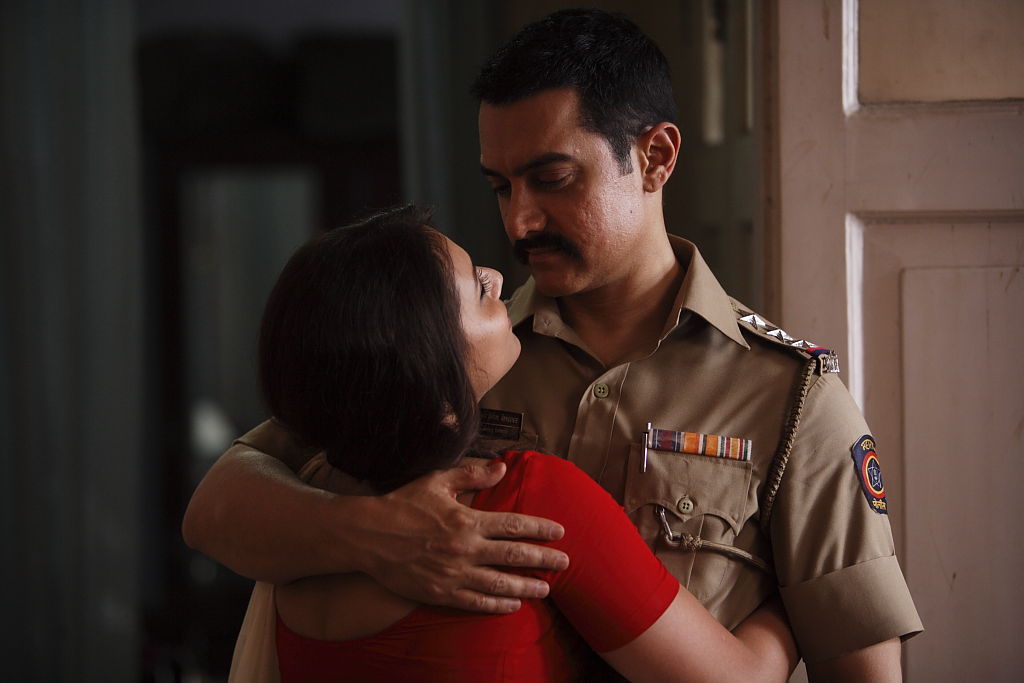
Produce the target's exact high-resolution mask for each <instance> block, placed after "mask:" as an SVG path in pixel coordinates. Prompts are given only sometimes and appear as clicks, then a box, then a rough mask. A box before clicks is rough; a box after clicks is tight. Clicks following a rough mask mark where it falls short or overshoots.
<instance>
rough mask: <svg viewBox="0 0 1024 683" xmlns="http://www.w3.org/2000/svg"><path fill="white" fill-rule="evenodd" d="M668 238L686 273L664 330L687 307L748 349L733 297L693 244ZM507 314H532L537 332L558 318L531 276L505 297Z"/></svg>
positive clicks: (516, 318) (522, 317) (515, 320)
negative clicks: (507, 298) (542, 322)
mask: <svg viewBox="0 0 1024 683" xmlns="http://www.w3.org/2000/svg"><path fill="white" fill-rule="evenodd" d="M668 238H669V242H670V243H671V244H672V251H674V252H675V255H676V259H678V261H679V263H680V264H681V265H682V266H683V267H684V268H685V269H686V275H685V276H684V277H683V284H682V286H681V287H680V288H679V294H678V295H677V297H676V301H675V303H674V304H673V306H672V311H671V312H670V313H669V319H668V320H667V321H666V322H665V334H666V335H667V334H668V333H669V332H670V331H672V330H673V329H674V328H675V327H676V325H678V324H679V320H680V316H681V315H682V312H683V310H687V311H690V312H692V313H695V314H696V315H698V316H700V317H701V318H703V319H704V320H706V321H707V322H708V324H710V325H711V326H712V327H714V328H715V329H717V330H718V331H719V332H721V333H722V334H724V335H725V336H726V337H728V338H729V339H731V340H733V341H734V342H736V343H737V344H739V345H740V346H742V347H743V348H745V349H749V348H750V346H749V345H748V344H747V342H746V341H745V340H744V339H743V334H742V333H741V332H740V328H739V325H738V324H737V323H736V309H735V308H734V305H733V301H732V299H731V298H729V295H728V294H726V293H725V290H724V289H722V285H720V284H719V283H718V280H717V279H716V278H715V276H714V274H713V273H712V272H711V269H710V268H709V267H708V264H707V263H706V262H705V261H704V258H703V257H702V256H701V255H700V251H699V250H698V249H697V245H695V244H694V243H693V242H690V241H689V240H684V239H683V238H682V237H678V236H676V235H669V236H668ZM508 315H509V318H511V319H512V325H513V327H514V326H518V325H520V324H521V323H523V322H525V321H526V320H527V319H528V318H530V317H531V316H533V317H534V326H533V329H534V331H536V332H539V333H541V334H545V333H549V332H548V330H546V329H538V327H550V323H551V321H553V320H558V321H561V315H560V314H559V312H558V305H557V304H556V303H555V300H554V299H552V298H550V297H546V296H544V295H543V294H541V293H540V292H538V291H537V288H536V285H535V284H534V281H533V278H532V277H531V278H530V279H528V280H527V281H526V283H525V284H524V285H523V286H522V287H520V288H519V289H517V290H516V291H515V292H514V293H513V294H512V298H511V299H509V301H508ZM541 321H544V322H546V323H547V325H538V323H540V322H541ZM563 325H564V323H563Z"/></svg>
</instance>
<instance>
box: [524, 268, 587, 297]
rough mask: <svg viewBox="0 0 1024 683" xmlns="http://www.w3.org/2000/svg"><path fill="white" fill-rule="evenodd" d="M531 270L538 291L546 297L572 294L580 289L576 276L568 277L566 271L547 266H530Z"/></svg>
mask: <svg viewBox="0 0 1024 683" xmlns="http://www.w3.org/2000/svg"><path fill="white" fill-rule="evenodd" d="M530 272H531V274H532V275H533V283H534V286H535V287H536V288H537V291H538V292H540V293H541V294H543V295H544V296H546V297H551V298H552V299H554V298H557V297H561V296H571V295H573V294H576V293H578V291H579V285H578V283H577V282H576V280H575V278H572V277H567V276H566V273H564V272H557V271H552V270H549V269H545V268H530Z"/></svg>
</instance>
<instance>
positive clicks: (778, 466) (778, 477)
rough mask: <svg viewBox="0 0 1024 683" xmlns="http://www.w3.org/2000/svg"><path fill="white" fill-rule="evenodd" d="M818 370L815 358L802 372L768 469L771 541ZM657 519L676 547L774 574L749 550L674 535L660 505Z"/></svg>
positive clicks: (763, 513)
mask: <svg viewBox="0 0 1024 683" xmlns="http://www.w3.org/2000/svg"><path fill="white" fill-rule="evenodd" d="M818 367H819V362H818V359H817V358H811V359H809V360H808V361H807V363H806V365H805V366H804V369H803V372H802V373H800V376H799V378H798V379H799V381H798V383H797V384H796V386H795V387H794V392H793V401H792V406H791V407H790V411H789V419H787V420H786V426H785V430H784V431H783V433H782V440H781V441H780V442H779V447H778V449H777V450H776V451H775V458H774V459H773V460H772V464H771V466H770V467H769V470H768V476H767V477H766V478H765V482H766V484H767V485H766V487H765V490H764V493H763V494H762V495H761V504H760V505H759V506H758V507H759V509H760V525H761V530H762V532H763V533H764V534H765V535H766V536H768V537H769V538H770V537H771V532H770V529H769V525H770V522H771V516H772V507H773V506H774V505H775V496H776V494H778V492H779V486H780V485H781V484H782V475H783V474H785V472H786V465H787V464H789V454H790V452H791V451H792V450H793V442H794V441H795V440H796V432H797V429H798V428H799V427H800V417H801V415H802V414H803V411H804V403H805V401H806V399H807V392H808V391H809V390H810V388H811V378H813V377H814V373H815V370H817V369H818ZM654 516H655V519H657V520H658V522H659V523H660V524H661V528H662V532H663V534H664V537H665V541H666V542H667V543H668V544H669V545H671V546H673V547H676V548H681V549H683V550H685V551H687V552H691V553H692V552H697V551H699V550H710V551H712V552H717V553H720V554H722V555H727V556H729V557H732V558H734V559H738V560H743V561H746V562H747V563H749V564H751V565H753V566H755V567H757V568H758V569H760V570H761V571H764V572H766V573H768V574H772V573H773V572H772V568H771V566H770V565H769V563H767V562H765V561H764V560H762V559H761V558H759V557H756V556H754V555H752V554H751V553H749V552H747V551H745V550H742V549H741V548H737V547H735V546H731V545H725V544H722V543H714V542H712V541H707V540H704V539H702V538H700V537H698V536H693V535H692V534H688V533H682V534H680V533H676V532H674V531H673V530H672V528H671V526H670V525H669V523H668V518H667V517H666V515H665V508H663V507H662V506H660V505H656V506H654Z"/></svg>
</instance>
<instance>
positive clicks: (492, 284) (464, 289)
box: [444, 237, 519, 399]
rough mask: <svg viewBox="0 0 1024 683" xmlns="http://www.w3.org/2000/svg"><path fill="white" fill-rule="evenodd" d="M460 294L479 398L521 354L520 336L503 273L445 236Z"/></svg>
mask: <svg viewBox="0 0 1024 683" xmlns="http://www.w3.org/2000/svg"><path fill="white" fill-rule="evenodd" d="M444 244H445V248H446V249H447V250H448V257H449V258H450V259H451V261H452V274H453V276H454V278H455V290H456V291H457V292H458V295H459V306H460V309H461V316H462V331H463V333H464V334H465V335H466V343H467V344H468V351H469V358H467V359H466V368H467V370H468V371H469V377H470V381H471V382H472V384H473V391H474V392H475V393H476V397H477V398H478V399H479V398H480V397H482V396H483V395H484V394H486V393H487V392H488V391H489V390H490V389H491V387H493V386H494V385H495V384H497V382H498V380H499V379H501V378H502V377H503V376H504V375H505V373H506V372H508V371H509V369H510V368H511V367H512V364H513V363H515V362H516V359H517V358H518V357H519V339H518V338H517V337H516V336H515V335H514V334H513V333H512V323H511V321H510V320H509V318H508V312H507V311H506V310H505V304H503V303H502V302H501V283H502V277H501V273H499V272H498V271H496V270H493V269H491V268H481V267H478V266H474V265H473V261H472V259H470V258H469V254H467V253H466V251H465V249H463V248H462V247H460V246H459V245H457V244H455V242H452V241H451V240H450V239H448V238H447V237H445V238H444Z"/></svg>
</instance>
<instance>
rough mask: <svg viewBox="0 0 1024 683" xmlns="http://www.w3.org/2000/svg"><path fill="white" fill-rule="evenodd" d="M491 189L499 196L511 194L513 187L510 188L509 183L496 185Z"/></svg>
mask: <svg viewBox="0 0 1024 683" xmlns="http://www.w3.org/2000/svg"><path fill="white" fill-rule="evenodd" d="M491 190H492V191H493V192H494V194H495V195H497V196H498V197H507V196H508V195H509V192H510V191H511V188H509V186H508V185H495V186H494V187H492V188H491Z"/></svg>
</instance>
